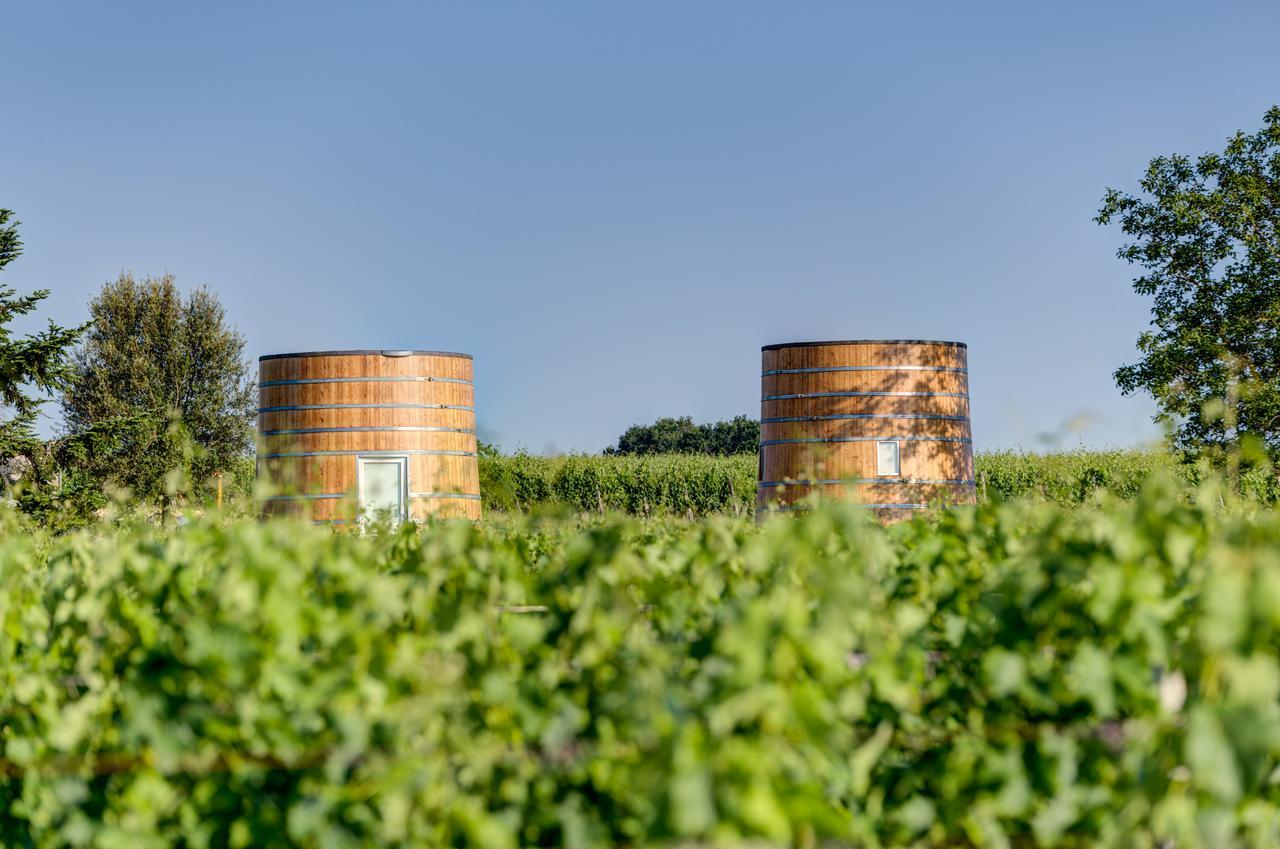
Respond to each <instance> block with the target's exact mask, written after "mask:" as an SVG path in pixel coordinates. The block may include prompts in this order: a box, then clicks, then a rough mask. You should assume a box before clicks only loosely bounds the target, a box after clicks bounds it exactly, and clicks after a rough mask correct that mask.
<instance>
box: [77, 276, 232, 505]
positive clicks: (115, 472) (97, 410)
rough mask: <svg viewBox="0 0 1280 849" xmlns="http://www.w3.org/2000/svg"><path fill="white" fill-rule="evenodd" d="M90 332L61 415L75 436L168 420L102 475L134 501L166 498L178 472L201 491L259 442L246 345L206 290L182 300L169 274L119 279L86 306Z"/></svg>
mask: <svg viewBox="0 0 1280 849" xmlns="http://www.w3.org/2000/svg"><path fill="white" fill-rule="evenodd" d="M89 309H90V314H91V315H92V318H93V326H92V329H91V330H90V331H89V333H88V335H87V336H86V337H85V339H84V342H83V344H81V345H80V346H79V347H78V348H77V349H76V351H75V354H74V358H73V367H72V374H71V379H70V384H69V387H68V389H67V392H66V394H65V395H64V397H63V412H64V414H65V416H66V419H67V424H68V426H69V427H70V428H71V430H72V432H79V431H82V430H84V429H86V428H90V427H93V426H95V425H97V424H98V423H101V422H104V421H108V420H112V419H117V418H119V417H122V416H138V415H142V414H147V413H149V412H150V411H163V412H165V413H167V414H168V417H169V423H168V426H167V427H153V428H151V429H149V430H145V431H140V432H138V433H136V434H135V435H134V436H135V438H133V439H131V440H130V441H129V444H128V445H126V446H125V449H124V451H123V453H122V456H121V459H120V460H119V461H117V462H115V463H114V464H113V466H112V468H110V469H102V470H101V473H102V474H103V475H104V476H105V477H107V478H109V479H111V480H113V481H114V482H116V483H119V484H123V485H125V486H128V487H130V488H131V489H132V490H133V491H134V492H135V494H137V495H139V496H141V497H143V498H147V499H158V498H163V497H165V496H166V495H167V494H169V493H170V492H171V491H172V490H173V488H174V486H173V475H174V473H175V471H181V472H183V473H185V474H187V475H189V476H190V479H191V481H192V482H194V483H196V484H200V483H201V482H203V481H205V480H206V479H207V478H208V477H209V476H210V475H211V474H212V473H213V472H214V471H217V470H220V469H221V470H226V469H231V468H233V467H234V466H235V465H236V464H237V461H239V460H241V459H242V458H243V457H244V455H245V454H246V453H247V452H248V451H249V450H250V448H251V446H252V442H253V418H254V415H255V405H254V402H253V381H252V379H251V377H250V371H249V368H250V367H249V364H248V363H247V362H246V361H245V359H244V344H245V343H244V337H242V336H241V335H240V334H239V333H238V332H237V331H236V330H235V329H234V328H233V327H231V326H230V325H229V324H228V322H227V320H226V314H225V311H224V309H223V307H222V305H221V304H220V303H219V302H218V299H217V298H216V297H215V296H214V295H213V294H212V293H211V292H210V291H209V290H208V289H205V288H200V289H196V290H195V291H193V292H191V293H189V294H188V295H186V296H185V297H184V296H183V295H182V294H181V293H180V292H179V291H178V288H177V286H176V285H175V284H174V280H173V277H172V276H171V275H165V276H164V277H160V278H150V277H148V278H145V279H142V280H136V279H134V277H133V275H131V274H122V275H120V277H119V279H117V280H115V281H114V282H111V283H107V284H106V285H105V286H103V288H102V291H101V292H100V293H99V294H98V296H97V297H96V298H94V299H93V301H92V303H91V304H90V306H89Z"/></svg>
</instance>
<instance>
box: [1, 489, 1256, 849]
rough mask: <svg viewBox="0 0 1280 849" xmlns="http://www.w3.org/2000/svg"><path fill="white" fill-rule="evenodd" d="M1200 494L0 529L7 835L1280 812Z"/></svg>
mask: <svg viewBox="0 0 1280 849" xmlns="http://www.w3.org/2000/svg"><path fill="white" fill-rule="evenodd" d="M1222 500H1223V499H1221V498H1220V497H1219V494H1217V493H1213V492H1208V493H1204V494H1202V496H1201V497H1200V498H1198V499H1196V500H1194V502H1191V503H1189V502H1188V499H1186V498H1185V493H1183V492H1182V491H1179V490H1175V489H1172V488H1161V487H1159V486H1152V487H1149V488H1147V489H1145V490H1144V491H1143V492H1141V493H1139V494H1138V496H1137V497H1135V498H1134V499H1132V500H1130V501H1128V502H1107V503H1104V504H1103V505H1102V507H1103V509H1099V510H1089V511H1074V510H1067V509H1063V508H1060V507H1057V506H1054V505H1050V504H1043V503H1042V504H1031V505H1029V504H1014V503H1005V504H996V503H993V504H989V505H986V506H982V507H979V508H977V509H976V510H957V511H951V512H947V513H946V514H944V515H941V516H939V517H937V518H936V519H934V520H932V522H926V521H918V522H914V523H906V524H901V525H898V526H895V527H893V528H891V529H888V530H885V529H882V528H880V527H878V526H875V525H872V524H870V523H869V522H868V521H867V518H866V517H865V516H864V515H862V514H861V513H859V512H858V511H856V510H851V509H848V508H846V509H845V510H839V509H836V508H832V509H828V510H823V511H819V512H816V513H814V514H811V515H808V516H805V517H803V518H779V519H775V520H773V521H770V522H767V523H765V524H764V525H763V526H761V527H758V528H757V527H756V526H755V525H754V524H753V523H751V522H750V521H748V520H745V519H741V520H736V519H712V520H708V521H706V522H702V523H683V522H672V521H647V522H639V521H637V520H633V519H625V518H606V519H600V520H593V521H589V522H583V523H580V524H578V525H576V526H575V525H573V524H572V523H559V524H554V523H553V524H539V523H533V524H531V523H529V521H528V520H508V521H505V522H502V521H500V522H497V523H495V524H490V525H487V526H485V527H476V526H473V525H470V524H461V525H454V526H434V527H428V528H427V529H425V530H421V531H419V530H415V529H413V528H405V529H403V530H402V531H401V532H400V533H399V534H398V535H394V536H392V535H386V536H378V535H374V536H368V537H356V536H343V535H338V536H334V535H331V534H329V533H326V532H323V531H322V530H320V529H316V528H312V527H307V526H302V525H296V524H292V523H288V522H284V521H280V522H268V523H255V522H244V523H233V524H229V525H228V526H218V525H215V524H208V523H200V522H197V523H194V524H192V525H190V526H188V527H186V528H183V529H182V530H180V531H177V532H174V533H172V534H170V535H167V536H166V535H159V534H157V533H156V532H155V531H154V530H149V529H139V530H134V531H117V532H113V533H111V534H108V535H103V536H91V535H88V534H72V535H68V536H65V537H62V538H59V539H57V540H55V541H53V542H52V543H51V547H50V548H48V549H46V550H43V551H38V550H36V549H35V548H33V543H32V542H31V541H30V540H28V539H26V538H23V537H20V536H17V535H14V534H4V535H3V537H0V844H2V845H4V846H6V847H40V849H52V847H64V846H100V847H128V849H149V848H150V847H168V846H182V847H197V846H211V847H221V846H233V847H257V846H272V847H277V846H300V847H317V849H319V847H324V848H325V849H329V847H370V849H373V848H374V847H377V849H398V847H428V846H429V847H436V846H467V847H492V848H493V849H507V848H508V847H517V846H567V847H624V846H626V847H649V846H661V845H673V844H675V843H678V842H682V843H685V844H693V843H698V844H704V843H712V842H714V843H719V844H722V845H744V844H745V842H746V841H758V842H759V843H761V844H763V845H770V846H783V845H796V846H810V847H812V846H818V845H824V846H842V847H853V846H859V847H877V846H881V847H907V846H912V847H944V846H945V847H965V846H995V847H1050V846H1056V847H1086V846H1087V847H1097V846H1110V847H1148V849H1154V847H1171V846H1176V847H1179V849H1186V847H1213V848H1214V849H1220V847H1232V846H1245V845H1249V846H1267V845H1276V842H1277V841H1278V840H1280V782H1277V780H1276V776H1277V775H1280V772H1278V770H1280V648H1278V647H1280V516H1277V515H1276V514H1274V513H1271V512H1265V511H1264V512H1261V513H1258V514H1257V515H1249V514H1248V513H1247V512H1246V510H1247V508H1239V509H1225V510H1224V509H1223V508H1221V507H1220V506H1219V504H1220V503H1221V502H1222ZM1198 505H1206V506H1198Z"/></svg>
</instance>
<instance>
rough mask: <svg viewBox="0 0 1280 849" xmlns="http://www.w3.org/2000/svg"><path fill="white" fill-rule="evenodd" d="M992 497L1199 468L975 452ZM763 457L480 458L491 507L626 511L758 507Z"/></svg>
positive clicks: (1183, 475) (1252, 481)
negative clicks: (758, 483) (757, 476)
mask: <svg viewBox="0 0 1280 849" xmlns="http://www.w3.org/2000/svg"><path fill="white" fill-rule="evenodd" d="M974 466H975V475H974V477H975V480H976V483H977V487H978V497H979V499H980V500H983V501H994V500H1008V499H1015V498H1035V499H1041V500H1046V501H1051V502H1054V503H1057V504H1081V503H1084V502H1085V501H1088V500H1089V499H1091V498H1092V497H1093V496H1094V494H1095V493H1097V492H1099V491H1106V492H1110V493H1112V494H1115V495H1119V496H1121V497H1124V498H1132V497H1134V495H1136V494H1137V492H1138V490H1139V489H1140V488H1141V487H1142V486H1143V484H1144V483H1145V482H1146V481H1147V480H1148V479H1149V478H1150V477H1152V475H1155V474H1168V475H1172V476H1174V477H1176V478H1178V479H1179V480H1182V481H1183V482H1185V483H1186V484H1188V485H1194V483H1195V482H1196V481H1197V480H1198V479H1199V472H1198V471H1197V470H1196V468H1195V467H1194V466H1189V465H1185V464H1182V463H1179V462H1178V461H1177V460H1176V459H1175V458H1174V457H1172V456H1171V455H1169V454H1167V453H1164V452H1162V451H1119V450H1117V451H1070V452H1062V453H1054V454H1031V453H1021V452H993V453H986V454H979V455H977V457H976V459H975V463H974ZM756 475H757V459H756V455H754V454H744V455H739V456H734V457H707V456H700V455H674V454H666V455H662V454H659V455H647V456H635V457H616V456H587V455H569V456H561V457H532V456H529V455H527V454H518V455H514V456H486V457H482V458H481V459H480V480H481V484H480V487H481V493H482V495H483V496H484V500H485V507H486V509H488V510H500V511H506V512H512V511H529V510H534V509H538V508H550V507H556V506H558V507H561V508H564V509H567V510H570V511H574V512H609V511H621V512H625V513H632V514H636V515H645V516H648V515H655V514H662V513H671V514H678V515H694V516H706V515H712V514H717V513H727V514H730V515H750V514H751V513H752V512H753V511H754V510H755V491H756V490H755V487H756V479H757V478H756ZM1243 489H1244V490H1245V491H1246V492H1247V493H1248V494H1249V495H1250V496H1251V497H1253V498H1255V499H1257V500H1260V501H1262V502H1264V503H1268V504H1271V503H1276V502H1277V501H1280V487H1277V484H1276V480H1275V476H1274V475H1273V474H1271V473H1270V472H1268V471H1265V470H1256V471H1254V472H1253V473H1251V474H1250V475H1248V476H1246V478H1245V480H1244V482H1243Z"/></svg>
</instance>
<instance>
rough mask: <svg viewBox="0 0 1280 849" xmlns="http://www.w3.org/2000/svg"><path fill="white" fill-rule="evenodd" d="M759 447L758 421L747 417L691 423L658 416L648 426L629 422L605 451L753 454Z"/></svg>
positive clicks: (685, 420)
mask: <svg viewBox="0 0 1280 849" xmlns="http://www.w3.org/2000/svg"><path fill="white" fill-rule="evenodd" d="M759 446H760V423H759V422H758V421H756V420H755V419H752V418H749V417H747V416H736V417H734V418H733V419H730V420H728V421H718V422H711V423H708V424H694V423H693V419H692V418H691V417H689V416H681V417H680V418H661V419H658V420H657V421H655V422H654V423H653V424H651V425H632V426H631V427H629V428H627V430H626V432H624V433H623V434H622V436H620V437H618V444H617V445H616V446H611V447H609V448H606V449H605V452H604V453H606V454H716V455H728V454H754V453H755V452H756V451H757V450H759Z"/></svg>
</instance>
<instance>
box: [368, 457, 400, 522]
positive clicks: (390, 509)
mask: <svg viewBox="0 0 1280 849" xmlns="http://www.w3.org/2000/svg"><path fill="white" fill-rule="evenodd" d="M408 481H409V458H408V457H386V456H378V457H360V458H358V459H357V460H356V483H357V485H358V487H359V490H360V519H361V521H364V522H376V521H383V522H386V521H389V522H392V523H395V522H399V521H400V520H401V519H403V518H404V517H405V503H406V501H407V500H408V499H407V495H408V489H409V484H408Z"/></svg>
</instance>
